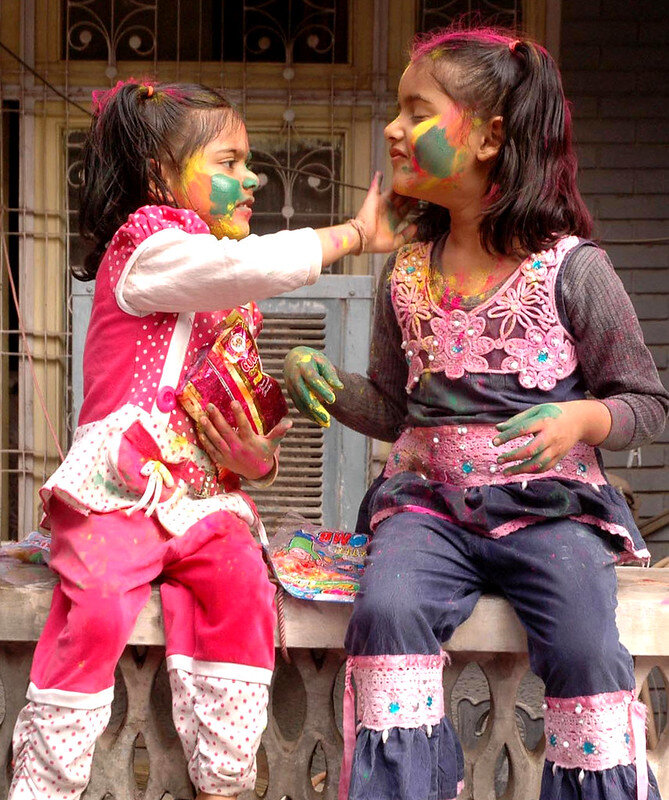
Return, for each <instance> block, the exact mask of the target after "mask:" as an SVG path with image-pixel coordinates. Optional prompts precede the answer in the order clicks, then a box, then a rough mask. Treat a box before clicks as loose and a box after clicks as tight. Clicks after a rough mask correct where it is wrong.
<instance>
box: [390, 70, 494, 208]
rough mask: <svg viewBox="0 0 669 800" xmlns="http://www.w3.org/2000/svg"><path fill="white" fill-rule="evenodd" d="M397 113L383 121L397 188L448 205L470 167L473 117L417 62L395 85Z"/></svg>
mask: <svg viewBox="0 0 669 800" xmlns="http://www.w3.org/2000/svg"><path fill="white" fill-rule="evenodd" d="M398 104H399V113H398V114H397V117H395V119H394V120H393V121H392V122H391V123H390V124H389V125H388V126H387V127H386V129H385V137H386V139H387V140H388V144H389V146H390V159H391V162H392V165H393V189H394V190H395V191H396V192H397V193H398V194H403V195H407V196H409V197H415V198H417V199H419V200H429V201H430V202H433V203H437V204H439V205H443V206H446V207H448V206H449V200H450V198H452V197H453V192H454V190H457V189H458V188H461V187H462V186H463V184H464V183H465V182H466V181H467V180H468V178H469V176H470V175H471V172H472V170H473V169H474V168H475V164H476V158H475V154H474V143H473V142H472V141H471V140H472V133H473V132H475V131H476V128H477V126H478V120H477V119H476V118H472V116H471V114H467V113H465V112H464V110H463V109H462V108H461V107H460V106H458V105H457V104H456V103H455V101H454V100H453V99H452V98H451V97H449V96H448V95H447V94H446V93H445V92H444V89H443V88H442V87H441V86H440V85H439V84H438V83H437V81H436V80H435V79H434V78H433V77H432V75H431V74H430V72H429V71H428V69H426V67H425V66H424V65H422V64H421V63H420V62H417V63H412V64H410V65H409V66H408V67H407V69H406V70H405V72H404V74H403V75H402V79H401V80H400V84H399V88H398Z"/></svg>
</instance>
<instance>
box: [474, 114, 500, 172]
mask: <svg viewBox="0 0 669 800" xmlns="http://www.w3.org/2000/svg"><path fill="white" fill-rule="evenodd" d="M503 143H504V123H503V119H502V117H500V116H497V117H491V118H490V119H489V120H488V121H487V122H485V123H484V124H483V125H482V126H481V130H480V139H479V145H478V148H477V150H476V157H477V158H478V160H479V161H481V162H485V161H490V160H491V159H493V158H497V155H498V153H499V151H500V148H501V147H502V144H503Z"/></svg>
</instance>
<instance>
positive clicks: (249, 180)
mask: <svg viewBox="0 0 669 800" xmlns="http://www.w3.org/2000/svg"><path fill="white" fill-rule="evenodd" d="M259 186H260V179H259V178H258V176H257V175H256V174H255V172H251V170H250V169H247V170H246V177H245V178H244V180H243V181H242V188H244V189H247V190H248V191H250V192H255V190H256V189H257V188H258V187H259Z"/></svg>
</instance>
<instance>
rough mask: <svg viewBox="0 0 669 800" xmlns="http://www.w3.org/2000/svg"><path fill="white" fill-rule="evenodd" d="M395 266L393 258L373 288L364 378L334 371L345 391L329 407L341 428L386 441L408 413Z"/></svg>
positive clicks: (354, 374)
mask: <svg viewBox="0 0 669 800" xmlns="http://www.w3.org/2000/svg"><path fill="white" fill-rule="evenodd" d="M394 263H395V257H394V255H393V256H391V257H390V258H389V259H388V261H387V262H386V265H385V267H384V269H383V271H382V273H381V277H380V279H379V283H378V285H377V287H376V299H375V303H374V321H373V323H372V343H371V349H370V356H369V369H368V370H367V377H365V376H363V375H358V374H356V373H352V372H344V371H343V370H337V373H338V375H339V377H340V379H341V382H342V383H343V384H344V389H343V390H339V391H337V399H336V401H335V402H334V404H333V405H332V406H328V410H329V411H330V412H331V413H332V416H333V417H334V418H335V419H337V420H338V421H339V422H341V423H342V424H343V425H346V426H347V427H349V428H353V430H356V431H358V433H362V434H364V435H365V436H371V437H372V438H374V439H381V440H383V441H387V442H394V441H395V439H397V437H398V436H399V434H400V432H401V430H402V428H403V427H404V419H405V417H406V413H407V394H406V390H405V386H406V382H407V375H408V367H407V364H406V359H405V357H404V351H403V350H402V346H401V333H400V329H399V325H398V324H397V322H396V320H395V312H394V310H393V306H392V302H391V298H390V274H391V272H392V269H393V266H394Z"/></svg>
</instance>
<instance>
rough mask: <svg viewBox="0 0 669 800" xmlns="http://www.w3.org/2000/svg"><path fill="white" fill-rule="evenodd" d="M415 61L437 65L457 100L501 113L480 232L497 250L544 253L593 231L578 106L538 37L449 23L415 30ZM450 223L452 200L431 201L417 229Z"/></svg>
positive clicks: (433, 69)
mask: <svg viewBox="0 0 669 800" xmlns="http://www.w3.org/2000/svg"><path fill="white" fill-rule="evenodd" d="M411 62H412V63H414V64H415V63H420V64H421V65H422V66H426V67H427V69H429V70H430V73H431V75H432V77H433V78H434V79H435V80H436V81H437V82H438V83H439V85H440V86H441V87H442V88H443V90H444V92H446V93H447V94H448V95H449V96H450V97H452V98H453V100H454V101H455V102H456V103H457V104H458V105H460V106H462V107H463V108H464V109H465V110H467V111H468V112H469V113H471V114H472V115H474V114H475V115H476V116H477V117H479V118H481V119H482V120H483V121H484V122H485V121H488V120H490V119H491V118H492V117H494V116H498V115H499V116H501V117H502V124H503V136H504V140H503V143H502V146H501V148H500V151H499V153H498V155H497V157H496V159H495V162H494V164H493V165H492V167H491V170H490V173H489V177H488V187H487V193H486V196H485V204H484V209H483V212H482V218H481V224H480V235H481V242H482V244H483V246H484V247H485V248H486V249H487V250H488V251H489V252H498V253H502V254H506V255H510V254H514V253H515V254H518V253H522V254H528V253H536V252H540V251H541V250H544V249H546V248H547V247H550V246H552V245H553V244H555V242H556V241H557V240H558V239H559V238H560V237H561V236H564V235H565V234H576V235H579V236H583V237H589V236H590V234H591V231H592V218H591V216H590V213H589V211H588V209H587V208H586V206H585V203H584V202H583V198H582V197H581V195H580V192H579V190H578V186H577V182H576V178H577V169H578V164H577V161H576V155H575V153H574V149H573V146H572V126H571V114H570V110H569V106H568V103H567V101H566V99H565V96H564V92H563V89H562V82H561V79H560V72H559V70H558V68H557V65H556V64H555V62H554V61H553V59H552V58H551V56H550V54H549V53H548V52H547V51H546V50H545V49H544V48H543V47H541V46H540V45H538V44H535V43H534V42H531V41H528V40H527V39H518V38H516V37H515V36H514V34H512V33H509V32H506V31H502V30H500V29H494V28H473V29H467V28H465V29H457V28H449V29H446V30H440V31H436V32H431V33H429V34H423V35H419V36H418V37H416V39H415V40H414V43H413V47H412V51H411ZM449 229H450V214H449V212H448V210H447V209H445V208H443V207H441V206H438V205H435V204H432V203H430V204H428V206H427V208H426V210H425V211H424V212H423V213H422V214H421V215H420V217H419V219H418V238H421V239H424V240H427V241H429V240H433V239H436V238H438V237H440V236H442V235H443V234H444V232H447V231H448V230H449Z"/></svg>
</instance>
